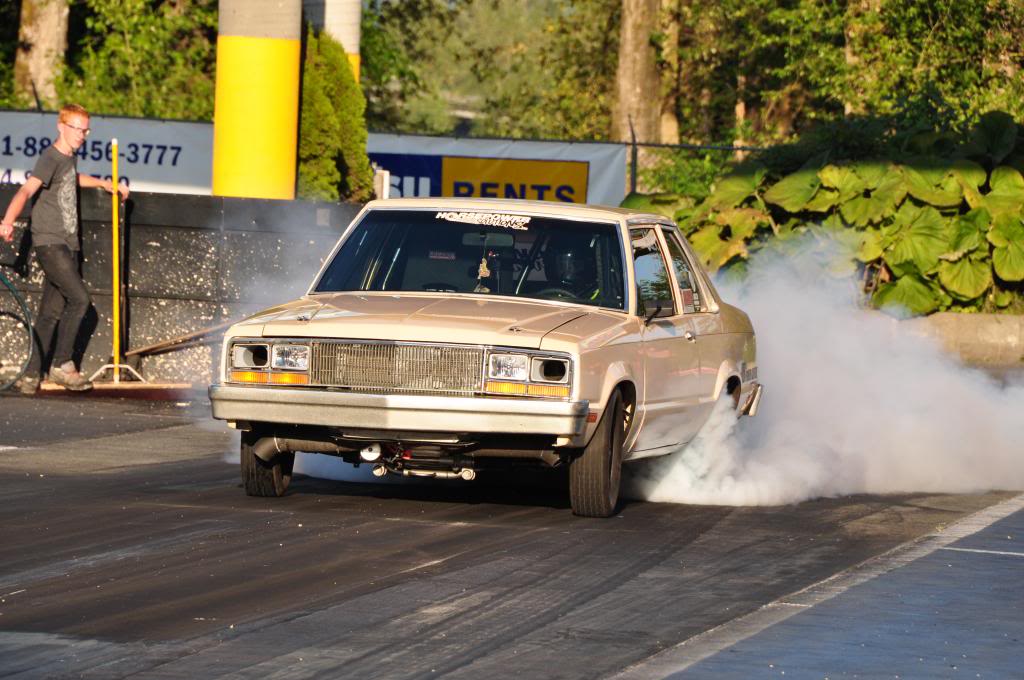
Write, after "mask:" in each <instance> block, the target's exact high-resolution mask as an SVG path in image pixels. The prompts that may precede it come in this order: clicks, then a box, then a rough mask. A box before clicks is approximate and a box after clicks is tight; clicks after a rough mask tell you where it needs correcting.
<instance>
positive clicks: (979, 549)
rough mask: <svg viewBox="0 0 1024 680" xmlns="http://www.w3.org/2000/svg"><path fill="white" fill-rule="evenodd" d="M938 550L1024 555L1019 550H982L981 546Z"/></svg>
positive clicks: (1012, 555)
mask: <svg viewBox="0 0 1024 680" xmlns="http://www.w3.org/2000/svg"><path fill="white" fill-rule="evenodd" d="M940 550H954V551H956V552H965V553H982V554H985V555H1009V556H1011V557H1024V553H1021V552H1007V551H1005V550H982V549H981V548H940Z"/></svg>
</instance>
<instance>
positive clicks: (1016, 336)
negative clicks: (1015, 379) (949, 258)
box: [905, 312, 1024, 367]
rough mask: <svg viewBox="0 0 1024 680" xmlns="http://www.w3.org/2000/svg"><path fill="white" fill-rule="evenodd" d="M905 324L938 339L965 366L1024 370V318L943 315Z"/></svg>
mask: <svg viewBox="0 0 1024 680" xmlns="http://www.w3.org/2000/svg"><path fill="white" fill-rule="evenodd" d="M905 323H907V324H910V325H911V327H912V328H913V329H914V331H915V332H918V333H921V334H924V335H929V336H932V337H936V338H938V339H939V340H941V341H942V345H943V346H944V347H945V348H946V349H947V350H948V351H949V352H952V353H954V354H957V355H959V356H960V358H961V359H963V361H964V362H965V363H969V364H977V365H990V366H1018V367H1024V316H1014V315H1011V314H954V313H952V312H940V313H938V314H932V315H931V316H928V317H925V318H922V319H911V320H910V321H906V322H905Z"/></svg>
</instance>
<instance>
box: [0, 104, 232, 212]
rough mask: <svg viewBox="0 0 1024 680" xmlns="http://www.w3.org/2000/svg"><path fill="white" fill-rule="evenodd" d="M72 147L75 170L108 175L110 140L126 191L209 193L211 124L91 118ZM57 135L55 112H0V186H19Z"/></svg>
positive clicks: (110, 150)
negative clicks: (83, 136)
mask: <svg viewBox="0 0 1024 680" xmlns="http://www.w3.org/2000/svg"><path fill="white" fill-rule="evenodd" d="M89 126H90V128H91V129H92V133H91V134H90V135H89V136H88V137H86V139H85V143H84V144H83V145H82V147H81V148H80V149H79V150H78V171H79V172H81V173H84V174H88V175H93V176H94V177H101V178H110V176H111V173H112V170H113V168H112V160H113V157H112V145H111V140H112V139H114V138H117V145H118V162H117V165H118V167H117V171H118V172H117V174H118V175H120V178H121V181H122V182H126V183H127V184H128V186H129V187H130V188H131V189H132V191H152V192H162V193H178V194H209V193H210V187H211V186H212V179H211V178H212V172H213V171H212V162H213V126H212V125H211V124H209V123H188V122H182V121H160V120H148V119H145V118H115V117H112V116H92V117H91V118H90V120H89ZM56 139H57V114H56V113H34V112H22V111H0V184H24V182H25V180H26V179H27V178H28V177H29V176H30V175H31V174H32V168H34V167H35V164H36V161H37V160H39V154H40V153H41V152H42V151H43V149H45V148H46V147H47V146H49V145H50V144H52V143H53V142H54V141H55V140H56Z"/></svg>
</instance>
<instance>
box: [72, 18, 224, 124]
mask: <svg viewBox="0 0 1024 680" xmlns="http://www.w3.org/2000/svg"><path fill="white" fill-rule="evenodd" d="M79 9H80V10H81V11H83V12H84V22H83V23H84V25H85V33H84V35H83V36H82V38H81V41H80V43H79V44H78V45H77V46H76V48H75V50H73V53H72V54H71V55H70V56H71V58H70V59H69V60H68V64H67V68H66V70H65V71H64V73H63V76H62V77H61V79H60V81H59V82H58V86H57V89H58V92H59V93H60V95H61V96H62V98H65V99H67V100H70V101H76V102H79V103H81V104H82V105H83V106H85V107H86V108H87V109H89V110H90V111H93V112H96V113H108V114H115V115H122V116H143V117H152V118H177V119H188V120H211V119H212V118H213V93H214V78H215V64H216V50H215V40H216V31H217V2H216V0H169V1H167V2H158V1H155V0H84V4H83V5H82V6H81V7H80V8H79Z"/></svg>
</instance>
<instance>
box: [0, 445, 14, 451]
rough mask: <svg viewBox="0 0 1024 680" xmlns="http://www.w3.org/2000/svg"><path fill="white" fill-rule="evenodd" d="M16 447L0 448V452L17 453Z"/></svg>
mask: <svg viewBox="0 0 1024 680" xmlns="http://www.w3.org/2000/svg"><path fill="white" fill-rule="evenodd" d="M17 450H18V447H17V446H0V451H17Z"/></svg>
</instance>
